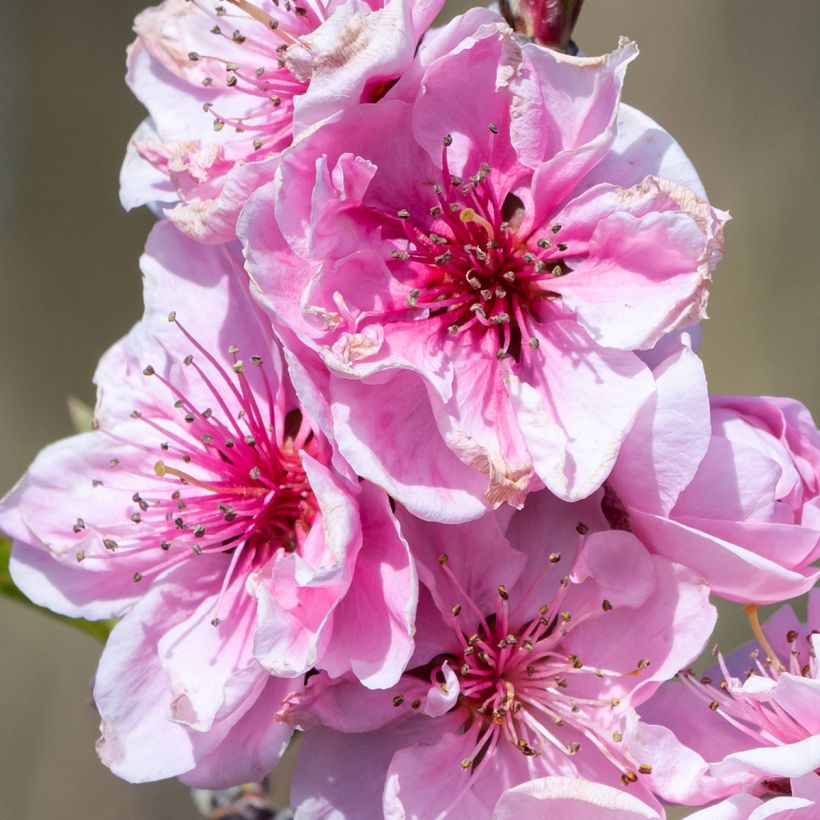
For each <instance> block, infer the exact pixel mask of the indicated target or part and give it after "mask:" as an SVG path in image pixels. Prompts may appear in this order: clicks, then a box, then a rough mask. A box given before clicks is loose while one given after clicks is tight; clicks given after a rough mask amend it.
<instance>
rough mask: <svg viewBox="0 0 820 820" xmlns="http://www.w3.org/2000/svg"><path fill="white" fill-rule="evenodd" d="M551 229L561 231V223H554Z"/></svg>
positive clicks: (556, 231) (555, 231) (554, 231)
mask: <svg viewBox="0 0 820 820" xmlns="http://www.w3.org/2000/svg"><path fill="white" fill-rule="evenodd" d="M550 230H551V231H552V232H553V233H558V231H560V230H561V226H560V225H553V226H552V227H551V228H550Z"/></svg>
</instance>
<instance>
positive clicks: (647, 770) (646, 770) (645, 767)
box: [638, 763, 652, 774]
mask: <svg viewBox="0 0 820 820" xmlns="http://www.w3.org/2000/svg"><path fill="white" fill-rule="evenodd" d="M638 771H639V772H640V773H641V774H652V767H651V766H650V765H649V764H648V763H641V765H640V766H638Z"/></svg>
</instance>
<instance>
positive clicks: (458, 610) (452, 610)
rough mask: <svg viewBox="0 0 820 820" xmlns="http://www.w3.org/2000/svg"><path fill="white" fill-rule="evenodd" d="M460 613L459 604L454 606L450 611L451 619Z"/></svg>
mask: <svg viewBox="0 0 820 820" xmlns="http://www.w3.org/2000/svg"><path fill="white" fill-rule="evenodd" d="M460 613H461V604H454V605H453V607H452V608H451V609H450V614H451V615H453V617H456V616H457V615H459V614H460Z"/></svg>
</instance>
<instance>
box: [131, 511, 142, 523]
mask: <svg viewBox="0 0 820 820" xmlns="http://www.w3.org/2000/svg"><path fill="white" fill-rule="evenodd" d="M131 520H132V521H133V522H134V523H135V524H139V523H140V522H141V521H142V516H141V515H140V514H139V513H134V514H133V515H132V516H131Z"/></svg>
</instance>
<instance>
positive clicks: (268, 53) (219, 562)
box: [0, 0, 820, 820]
mask: <svg viewBox="0 0 820 820" xmlns="http://www.w3.org/2000/svg"><path fill="white" fill-rule="evenodd" d="M298 2H301V4H299V5H297V3H298ZM441 5H442V3H441V1H440V0H385V2H382V0H344V2H342V0H328V2H323V0H304V2H302V1H301V0H255V2H249V1H246V0H224V1H223V2H221V3H217V4H214V3H213V2H212V1H211V0H164V2H163V3H162V4H161V5H159V6H157V7H155V8H151V9H148V10H146V11H144V12H143V13H142V14H140V16H139V17H138V18H137V20H136V24H135V29H136V32H137V40H136V42H135V43H134V45H133V46H132V47H131V49H130V51H129V56H128V82H129V84H130V86H131V88H132V89H133V91H134V93H135V94H136V95H137V97H138V98H139V99H140V100H141V101H142V102H143V103H144V104H145V106H146V107H147V109H148V112H149V118H148V119H147V120H146V121H145V122H144V123H143V124H142V125H141V126H140V127H139V128H138V130H137V132H136V133H135V135H134V137H133V139H132V141H131V144H130V146H129V149H128V154H127V157H126V161H125V164H124V166H123V174H122V199H123V204H124V205H125V206H126V207H132V206H136V205H142V204H147V205H149V206H150V207H151V208H152V209H153V210H154V211H155V212H156V213H157V215H158V216H159V217H160V219H159V222H158V224H157V225H156V227H155V228H154V230H153V231H152V233H151V236H150V238H149V240H148V243H147V247H146V251H145V255H144V257H143V260H142V271H143V277H144V298H145V312H144V316H143V318H142V319H141V321H140V322H139V323H138V324H137V325H136V326H135V327H134V328H133V329H132V330H131V332H130V333H129V334H128V335H127V336H126V337H125V338H123V339H122V340H121V341H119V342H118V343H117V344H115V345H114V346H113V347H112V348H111V349H110V350H109V351H108V352H107V353H106V354H105V355H104V356H103V358H102V360H101V362H100V365H99V367H98V370H97V373H96V376H95V382H96V385H97V388H98V399H97V406H96V410H95V420H94V424H93V430H91V431H89V432H85V433H82V434H79V435H77V436H74V437H73V438H70V439H67V440H64V441H61V442H58V443H56V444H54V445H52V446H50V447H48V448H46V449H45V450H44V451H43V452H42V453H41V454H40V455H39V456H38V457H37V458H36V459H35V461H34V463H33V464H32V466H31V468H30V469H29V470H28V472H27V473H26V475H25V476H24V477H23V478H22V479H21V480H20V482H19V483H18V484H17V486H16V487H15V488H14V489H13V490H12V491H11V492H10V493H9V494H8V495H7V496H6V497H5V499H4V500H3V501H2V504H0V529H2V530H3V531H4V532H6V533H7V534H8V535H9V536H11V537H12V538H13V540H14V548H13V554H12V559H11V571H12V574H13V578H14V580H15V582H16V583H17V585H18V586H19V587H20V588H21V589H22V590H23V591H24V592H25V594H26V595H27V596H28V597H29V598H30V599H31V600H32V601H34V602H35V603H37V604H40V605H42V606H45V607H48V608H50V609H52V610H54V611H56V612H59V613H62V614H65V615H68V616H71V617H82V618H87V619H102V618H117V619H119V621H118V623H117V625H116V626H115V627H114V629H113V631H112V633H111V635H110V637H109V639H108V642H107V645H106V647H105V650H104V652H103V656H102V659H101V662H100V666H99V669H98V671H97V674H96V678H95V681H94V702H95V705H96V708H97V709H98V711H99V714H100V718H101V723H102V729H101V737H100V740H99V744H98V751H99V754H100V757H101V759H102V760H103V762H104V763H105V764H106V765H107V766H109V767H110V768H111V770H112V771H113V772H115V773H116V774H117V775H119V776H121V777H123V778H126V779H127V780H130V781H146V780H155V779H159V778H166V777H179V778H181V779H182V781H183V782H185V783H187V784H189V785H191V786H193V787H197V788H208V789H223V788H228V787H232V786H236V785H238V784H242V783H246V782H248V781H259V780H262V779H263V778H264V777H265V776H266V775H267V774H269V773H270V772H271V770H272V769H274V767H275V766H276V764H277V762H278V761H279V760H280V758H281V756H282V755H283V753H284V752H285V750H286V749H287V748H288V746H289V744H290V743H291V740H292V738H293V737H294V733H295V732H296V733H298V735H299V748H298V752H297V762H296V773H295V776H294V781H293V788H292V803H293V806H294V808H295V809H296V811H297V814H298V816H299V817H304V818H327V817H346V818H356V819H357V820H359V818H371V817H372V818H381V817H389V818H419V819H420V820H426V818H445V817H450V818H463V817H474V818H494V819H495V820H505V819H506V818H514V817H515V818H519V817H533V818H540V817H550V818H570V817H572V818H586V817H600V818H612V819H613V820H615V818H619V819H620V820H626V818H633V817H634V818H659V817H663V816H664V808H663V806H664V805H667V804H670V803H682V804H686V805H691V806H703V805H707V804H708V805H707V808H703V809H700V810H699V813H698V815H697V816H699V817H702V818H704V820H706V818H730V817H731V818H762V817H783V818H787V817H788V818H791V817H795V818H797V817H801V818H802V817H805V818H807V820H808V818H809V817H816V816H817V813H816V812H817V811H820V809H818V804H820V778H819V777H818V771H820V668H819V667H818V665H817V662H816V650H817V648H818V641H819V640H820V639H818V637H817V632H816V631H815V630H813V629H812V626H815V627H818V628H820V599H817V598H812V599H811V601H810V604H809V611H808V622H807V623H805V624H803V623H801V622H800V621H799V620H798V619H797V617H796V616H795V615H794V613H793V612H792V610H791V609H789V608H788V607H785V608H781V609H779V610H778V611H777V613H776V614H775V615H774V616H773V617H772V619H771V620H770V621H769V622H768V623H765V624H762V625H761V623H760V620H759V618H758V612H757V608H758V606H759V605H762V604H774V603H780V602H783V601H785V600H787V599H791V598H796V597H797V596H802V595H804V594H805V593H807V592H808V591H810V590H811V589H812V588H813V587H814V585H815V583H816V581H817V578H818V575H820V571H818V569H817V567H816V562H817V559H818V557H820V434H818V431H817V430H816V428H815V426H814V423H813V422H812V419H811V417H810V416H809V413H808V411H807V410H806V409H805V408H804V407H803V406H802V405H800V404H799V403H798V402H796V401H793V400H789V399H776V398H765V397H754V398H752V397H739V396H719V397H715V396H711V397H710V395H709V393H708V390H707V384H706V378H705V375H704V371H703V366H702V363H701V361H700V359H699V357H698V355H697V337H698V325H699V322H700V321H701V319H703V318H704V316H705V308H706V302H707V294H708V288H709V284H710V280H711V276H712V273H713V271H714V269H715V267H716V266H717V263H718V262H719V260H720V257H721V253H722V245H723V226H724V223H725V222H726V220H727V219H728V216H727V214H726V213H724V212H722V211H720V210H717V209H716V208H714V207H712V206H711V205H710V204H709V202H708V200H707V198H706V194H705V192H704V189H703V187H702V185H701V182H700V180H699V179H698V176H697V174H696V172H695V170H694V168H693V167H692V165H691V164H690V163H689V161H688V159H687V158H686V156H685V155H684V153H683V151H682V150H681V148H680V147H679V146H678V145H677V144H676V143H675V142H674V140H673V139H672V138H671V137H670V136H669V135H668V134H667V133H666V132H665V131H664V130H663V129H662V128H661V127H660V126H658V125H657V124H656V123H654V122H653V121H652V120H650V119H649V118H648V117H647V116H646V115H645V114H643V113H641V112H639V111H637V110H635V109H633V108H630V107H629V106H627V105H625V104H622V103H621V101H620V98H621V90H622V85H623V81H624V76H625V73H626V70H627V66H628V64H629V63H630V62H631V61H632V60H633V59H634V58H635V57H636V55H637V48H636V46H635V45H634V44H633V43H631V42H629V41H626V40H624V41H621V43H620V44H619V46H618V47H617V49H615V50H614V51H613V52H612V53H610V54H607V55H605V56H602V57H594V58H590V57H577V56H570V55H568V54H566V53H562V52H561V51H559V50H557V49H553V48H548V47H546V46H545V45H543V44H542V43H551V44H552V45H556V44H560V45H564V46H566V45H567V40H568V28H567V26H568V23H567V20H566V19H558V23H559V28H560V26H561V25H562V26H563V28H562V29H561V31H560V32H559V34H560V36H556V37H554V38H552V37H550V36H548V30H549V31H552V29H551V28H550V26H551V25H552V24H551V22H550V21H551V20H552V18H551V17H550V15H553V16H554V15H556V14H557V15H558V18H560V7H561V6H562V4H560V3H549V2H545V0H541V2H537V1H534V0H529V2H522V3H521V4H520V6H519V4H515V7H514V8H510V7H509V4H506V5H505V7H504V11H505V16H501V15H500V14H499V13H498V12H496V11H494V10H488V9H483V8H476V9H472V10H470V11H468V12H467V13H466V14H464V15H462V16H460V17H457V18H456V19H454V20H453V21H452V22H450V23H449V24H447V25H445V26H444V27H442V28H439V29H433V28H431V27H430V26H431V23H432V21H433V18H434V17H435V16H436V15H437V14H438V12H439V11H440V7H441ZM563 5H564V6H566V8H567V9H569V10H568V11H566V14H568V15H569V17H570V18H571V19H570V23H571V22H574V18H575V17H576V16H577V10H578V8H579V7H580V3H577V4H573V3H566V4H563ZM542 7H543V8H542ZM556 8H558V9H559V11H556ZM539 15H540V16H539ZM533 20H535V21H536V22H537V23H538V25H535V24H534V23H533V22H532V21H533ZM552 22H554V20H553V21H552ZM511 23H512V25H511ZM516 29H523V30H524V34H521V33H519V32H518V31H516ZM545 32H547V33H545ZM553 33H554V32H553ZM526 34H534V35H536V36H535V37H527V36H525V35H526ZM539 40H540V41H541V42H539ZM710 596H717V597H719V598H722V599H725V600H727V601H730V602H735V603H737V604H740V605H744V606H745V607H746V609H747V612H748V614H749V618H750V627H751V633H752V634H753V636H754V638H755V641H756V644H755V646H750V647H746V648H744V649H742V650H740V651H739V653H738V654H732V655H730V656H728V657H724V656H723V654H722V653H720V652H719V651H716V656H717V660H718V666H717V667H716V669H715V670H712V671H707V672H706V673H704V675H703V676H702V677H700V676H696V675H695V673H694V672H693V671H692V670H691V669H690V666H691V664H693V663H694V662H695V661H696V659H697V658H698V656H699V655H700V653H701V652H702V651H703V649H704V647H705V646H707V644H708V643H709V641H710V636H711V635H712V632H713V630H714V627H715V622H716V618H717V611H716V609H715V607H714V606H713V605H712V603H710Z"/></svg>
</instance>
